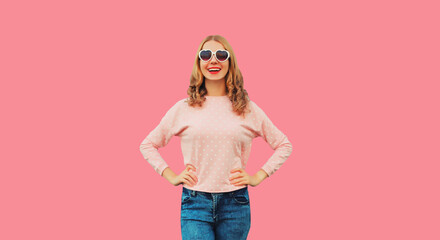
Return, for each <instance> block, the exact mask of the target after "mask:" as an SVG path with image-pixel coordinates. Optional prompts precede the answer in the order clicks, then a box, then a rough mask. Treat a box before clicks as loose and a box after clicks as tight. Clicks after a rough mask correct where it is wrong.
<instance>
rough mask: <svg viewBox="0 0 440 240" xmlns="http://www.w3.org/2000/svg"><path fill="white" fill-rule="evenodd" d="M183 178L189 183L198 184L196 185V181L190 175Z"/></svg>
mask: <svg viewBox="0 0 440 240" xmlns="http://www.w3.org/2000/svg"><path fill="white" fill-rule="evenodd" d="M183 178H184V179H186V180H188V182H190V183H191V184H193V185H195V184H196V183H195V182H194V180H193V179H192V178H191V177H190V176H188V175H184V176H183Z"/></svg>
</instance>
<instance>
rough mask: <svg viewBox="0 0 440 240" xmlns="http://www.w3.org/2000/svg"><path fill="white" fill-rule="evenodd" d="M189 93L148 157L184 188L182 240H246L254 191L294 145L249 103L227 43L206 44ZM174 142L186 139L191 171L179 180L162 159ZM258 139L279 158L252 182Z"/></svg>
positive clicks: (147, 142)
mask: <svg viewBox="0 0 440 240" xmlns="http://www.w3.org/2000/svg"><path fill="white" fill-rule="evenodd" d="M187 93H188V96H189V97H188V98H184V99H180V100H179V101H177V103H176V104H174V106H172V107H171V108H170V109H169V110H168V111H167V113H166V114H165V116H163V118H162V120H161V121H160V123H159V125H158V126H157V127H156V128H155V129H153V130H152V131H151V132H150V134H148V136H147V137H146V138H145V139H144V140H143V141H142V143H141V145H140V150H141V153H142V154H143V156H144V158H145V159H146V160H147V161H148V162H149V163H150V164H151V166H152V167H153V168H154V170H155V171H156V172H157V173H158V174H160V175H161V176H163V177H165V178H166V179H167V180H168V181H169V182H170V183H171V184H173V185H175V186H177V185H179V184H182V185H183V187H182V197H181V219H180V221H181V231H182V238H183V240H186V239H191V240H194V239H203V240H210V239H233V240H240V239H246V238H247V235H248V233H249V230H250V224H251V213H250V203H249V194H248V187H247V186H248V185H251V186H253V187H255V186H257V185H258V184H260V183H261V182H262V181H263V180H264V179H265V178H266V177H269V176H270V175H272V174H273V173H274V172H275V171H276V170H278V169H279V168H280V167H281V165H282V164H283V163H284V161H286V159H287V158H288V157H289V155H290V154H291V152H292V145H291V143H290V142H289V140H288V139H287V137H286V136H285V135H284V134H283V133H282V132H281V131H280V130H279V129H278V128H277V127H276V126H275V125H274V124H273V123H272V122H271V120H270V119H269V118H268V117H267V116H266V114H265V113H264V111H263V110H262V109H261V108H259V107H258V106H257V104H255V103H254V102H253V101H251V100H250V99H249V97H248V94H247V92H246V90H245V89H244V88H243V77H242V75H241V72H240V70H239V69H238V66H237V60H236V58H235V55H234V52H233V51H232V48H231V46H230V45H229V43H228V42H227V41H226V39H225V38H223V37H222V36H219V35H212V36H208V37H206V38H205V39H204V40H203V41H202V43H201V44H200V46H199V48H198V51H197V56H196V60H195V64H194V67H193V71H192V75H191V80H190V85H189V88H188V91H187ZM172 136H178V137H180V139H181V146H182V153H183V157H184V164H185V166H186V168H185V170H183V171H182V172H181V173H180V174H178V175H177V174H175V173H174V172H173V171H172V170H171V169H170V168H169V167H168V165H167V163H166V162H165V161H164V160H163V159H162V157H161V155H160V154H159V152H158V148H161V147H164V146H165V145H167V144H168V142H169V140H170V139H171V137H172ZM255 137H262V138H263V139H264V140H265V141H266V142H267V143H268V144H269V145H270V147H271V148H272V149H274V150H275V152H274V153H273V155H272V156H271V157H270V158H269V160H267V162H266V163H265V164H264V165H263V166H262V167H261V169H260V170H259V171H258V172H257V173H255V174H254V175H250V174H249V173H247V172H246V170H245V168H246V163H247V161H248V158H249V154H250V150H251V144H252V139H253V138H255Z"/></svg>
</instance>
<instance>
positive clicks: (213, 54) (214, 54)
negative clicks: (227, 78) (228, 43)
mask: <svg viewBox="0 0 440 240" xmlns="http://www.w3.org/2000/svg"><path fill="white" fill-rule="evenodd" d="M202 51H210V52H211V57H209V59H208V60H206V61H205V60H203V59H202V57H201V56H200V54H201V53H202ZM218 51H224V52H227V53H228V57H227V58H226V60H224V61H220V60H218V58H217V52H218ZM212 56H215V59H217V61H219V62H226V61H228V59H229V57H230V56H231V54H230V53H229V52H228V50H224V49H217V51H215V52H214V53H213V52H212V50H211V49H202V50H200V51H199V59H200V60H201V61H203V62H209V61H211V59H212Z"/></svg>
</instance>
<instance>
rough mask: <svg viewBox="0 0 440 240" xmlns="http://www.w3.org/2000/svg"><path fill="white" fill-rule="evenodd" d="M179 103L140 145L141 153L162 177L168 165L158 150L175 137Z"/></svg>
mask: <svg viewBox="0 0 440 240" xmlns="http://www.w3.org/2000/svg"><path fill="white" fill-rule="evenodd" d="M178 104H179V102H178V103H176V104H174V106H172V107H171V108H170V109H169V110H168V111H167V112H166V113H165V115H164V116H163V117H162V119H161V120H160V122H159V124H158V125H157V126H156V128H154V129H153V130H152V131H151V132H150V133H149V134H148V135H147V137H145V139H144V140H143V141H142V143H141V145H140V151H141V153H142V155H143V157H144V158H145V160H147V162H148V163H149V164H150V165H151V166H152V167H153V168H154V170H155V171H156V172H157V173H158V174H159V175H161V176H162V173H163V171H164V170H165V168H167V167H168V164H167V163H166V162H165V160H164V159H163V158H162V156H161V155H160V153H159V151H158V149H159V148H161V147H164V146H166V145H167V144H168V142H169V141H170V140H171V138H172V137H173V136H174V131H173V130H174V127H175V125H176V120H177V117H178Z"/></svg>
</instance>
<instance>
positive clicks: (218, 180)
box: [140, 96, 292, 192]
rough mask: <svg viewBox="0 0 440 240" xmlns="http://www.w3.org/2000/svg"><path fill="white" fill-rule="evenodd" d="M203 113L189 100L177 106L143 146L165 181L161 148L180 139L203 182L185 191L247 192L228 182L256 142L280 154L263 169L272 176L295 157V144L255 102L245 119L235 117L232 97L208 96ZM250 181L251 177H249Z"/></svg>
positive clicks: (186, 186)
mask: <svg viewBox="0 0 440 240" xmlns="http://www.w3.org/2000/svg"><path fill="white" fill-rule="evenodd" d="M205 97H206V101H205V102H204V103H203V106H202V107H199V106H196V107H191V106H189V105H188V103H187V102H186V99H181V100H179V101H178V102H177V103H176V104H174V106H172V107H171V108H170V109H169V110H168V111H167V112H166V114H165V115H164V116H163V118H162V119H161V121H160V123H159V125H157V126H156V128H154V129H153V130H152V131H151V132H150V133H149V134H148V135H147V137H146V138H145V139H144V140H143V141H142V143H141V145H140V151H141V153H142V155H143V157H144V158H145V159H146V160H147V161H148V163H149V164H150V165H151V166H152V167H153V168H154V170H155V171H156V172H157V173H158V174H160V175H162V172H163V170H165V168H166V167H168V164H167V163H166V162H165V161H164V159H163V158H162V157H161V155H160V154H159V151H158V148H161V147H164V146H166V145H167V144H168V142H169V141H170V139H171V138H172V137H173V136H178V137H180V140H181V148H182V153H183V159H184V164H185V166H186V165H187V164H191V165H193V166H194V167H195V168H196V172H195V174H196V176H197V178H198V182H197V184H196V185H194V186H193V187H190V186H188V185H186V184H183V186H184V187H185V188H188V189H192V190H197V191H203V192H229V191H234V190H237V189H241V188H244V187H245V186H234V185H232V184H231V183H230V182H229V177H230V176H232V175H235V174H236V173H234V174H231V173H230V171H231V170H232V169H234V168H243V169H245V168H246V163H247V161H248V158H249V154H250V151H251V146H252V139H254V138H256V137H262V138H263V139H264V141H266V142H267V143H268V144H269V146H270V147H271V148H272V149H274V150H275V152H274V153H273V155H272V156H271V157H270V158H269V159H268V160H267V162H266V163H265V164H264V165H263V166H262V167H261V169H262V170H264V171H265V172H266V173H267V175H268V176H271V175H272V174H273V173H274V172H275V171H276V170H278V169H279V168H280V167H281V165H282V164H283V163H284V162H285V161H286V159H287V158H288V157H289V155H290V154H291V152H292V144H291V143H290V142H289V140H288V139H287V137H286V136H285V135H284V134H283V133H282V132H281V131H280V130H279V129H278V128H277V127H276V126H275V125H274V124H273V123H272V121H271V120H270V119H269V118H268V117H267V115H266V114H265V113H264V111H263V110H262V109H261V108H259V107H258V106H257V104H255V103H254V102H253V101H250V102H249V109H250V112H248V113H246V116H245V118H243V117H241V116H239V115H236V113H235V112H233V110H232V102H231V101H230V100H229V98H228V96H205ZM249 174H250V175H251V173H249Z"/></svg>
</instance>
